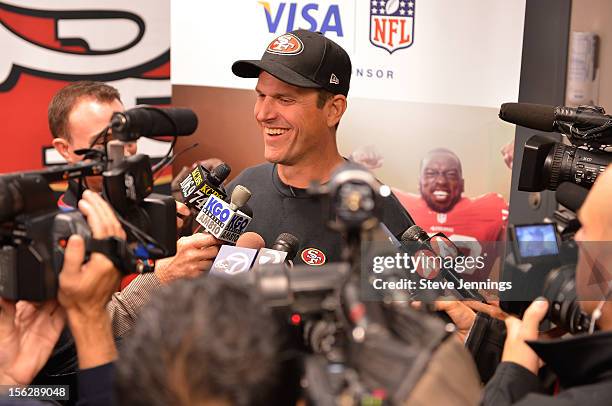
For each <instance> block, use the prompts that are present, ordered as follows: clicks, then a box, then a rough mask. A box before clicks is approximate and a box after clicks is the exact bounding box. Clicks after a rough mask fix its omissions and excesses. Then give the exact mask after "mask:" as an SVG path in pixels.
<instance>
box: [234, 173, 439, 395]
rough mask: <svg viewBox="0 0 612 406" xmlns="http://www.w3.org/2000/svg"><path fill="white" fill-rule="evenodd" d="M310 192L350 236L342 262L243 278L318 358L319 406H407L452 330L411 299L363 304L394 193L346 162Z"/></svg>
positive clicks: (313, 385)
mask: <svg viewBox="0 0 612 406" xmlns="http://www.w3.org/2000/svg"><path fill="white" fill-rule="evenodd" d="M309 192H310V193H311V195H312V196H313V198H315V199H318V200H319V201H320V202H321V204H322V210H323V212H324V214H325V216H326V218H327V222H328V226H329V227H330V228H332V229H333V230H336V231H338V232H340V233H341V234H342V236H343V250H342V253H343V255H342V259H343V260H342V262H338V263H331V264H325V265H323V266H320V267H316V269H315V268H313V267H311V266H307V265H304V266H289V265H287V264H275V265H261V266H256V267H255V268H254V269H253V271H252V272H249V273H244V274H243V276H244V277H245V278H247V279H248V282H247V283H249V284H250V285H251V286H253V287H255V289H254V290H255V291H256V292H257V293H258V295H259V296H260V297H261V298H262V300H263V302H264V303H265V304H266V305H267V306H269V307H270V308H272V309H274V310H275V312H277V314H278V315H279V317H280V318H281V319H282V322H283V323H285V325H286V326H287V328H289V329H291V331H292V332H294V333H295V335H294V338H296V342H297V343H298V344H299V345H300V347H301V348H300V349H302V350H306V351H307V353H309V354H310V355H309V356H308V357H307V358H306V380H307V381H308V386H307V389H308V397H310V399H311V400H313V401H314V402H315V404H321V405H335V404H338V399H340V398H341V397H342V398H343V399H345V401H346V399H351V401H352V402H354V403H353V404H364V402H365V404H369V403H368V402H375V403H372V404H400V403H402V402H403V401H405V399H407V398H408V395H409V393H410V391H411V390H412V388H414V386H415V385H416V383H417V382H418V380H419V379H420V377H421V375H422V372H423V371H424V370H425V367H426V365H427V360H428V359H429V358H430V357H431V355H432V354H433V352H434V351H435V350H436V348H437V347H438V345H439V344H440V343H441V342H442V341H443V340H444V339H445V338H446V337H447V336H448V334H449V332H448V331H447V330H446V329H445V323H443V322H442V321H441V320H439V319H438V318H435V317H432V316H430V315H428V314H426V313H423V312H417V311H415V310H413V309H411V308H410V306H409V305H408V303H407V302H397V301H395V302H394V301H387V300H386V299H385V298H383V297H378V299H377V300H367V301H365V300H363V297H365V296H366V295H364V289H367V285H368V283H367V278H363V275H362V274H361V272H362V264H367V262H364V261H363V259H362V258H363V257H362V255H361V254H362V248H363V249H366V248H364V247H366V246H367V240H368V239H369V238H370V235H371V233H373V232H374V231H376V230H378V226H380V225H382V224H381V223H380V220H379V219H380V217H381V213H382V199H383V197H385V196H388V195H389V193H390V190H389V189H388V187H387V186H384V185H381V184H380V183H379V182H378V181H377V180H376V179H375V178H374V176H373V175H372V174H371V173H370V172H368V171H367V170H365V169H364V168H363V167H361V166H359V165H357V164H354V163H346V164H344V165H343V166H342V167H340V168H339V169H338V170H337V171H335V172H334V173H333V174H332V177H331V179H330V181H329V182H328V183H327V184H325V185H318V184H313V185H312V186H311V187H310V188H309ZM364 281H365V283H364ZM369 294H373V293H372V292H369ZM345 404H346V403H345Z"/></svg>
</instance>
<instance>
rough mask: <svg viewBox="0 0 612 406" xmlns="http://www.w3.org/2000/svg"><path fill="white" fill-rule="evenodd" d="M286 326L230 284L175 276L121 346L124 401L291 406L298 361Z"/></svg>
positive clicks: (296, 393) (120, 393)
mask: <svg viewBox="0 0 612 406" xmlns="http://www.w3.org/2000/svg"><path fill="white" fill-rule="evenodd" d="M284 333H285V330H283V326H281V325H280V324H279V323H278V322H277V321H276V320H275V319H274V318H273V316H272V315H271V314H270V312H269V311H268V310H267V309H266V308H265V307H264V306H263V305H262V304H261V303H259V302H258V301H257V300H256V299H255V298H254V297H252V295H251V293H250V291H249V290H247V289H246V288H245V287H243V286H239V285H237V284H236V283H235V282H234V281H232V280H229V279H225V278H220V277H205V278H199V279H194V280H184V281H178V282H176V283H174V284H172V285H170V286H169V287H168V289H167V290H165V291H163V292H160V295H159V296H157V297H155V298H154V299H153V300H152V301H151V303H150V304H149V305H148V307H147V308H146V309H144V311H143V313H142V315H141V316H140V318H139V320H138V323H137V324H136V327H135V329H134V332H133V334H132V336H131V337H130V338H129V339H127V340H126V341H125V343H124V345H123V347H122V351H121V357H120V361H119V365H118V377H117V386H118V398H119V400H120V402H121V404H125V405H148V406H150V405H164V406H165V405H185V406H187V405H275V404H277V405H292V404H293V405H294V404H296V401H297V399H298V397H299V393H300V379H301V374H302V370H301V364H300V361H299V358H297V357H296V354H295V353H294V352H293V351H289V350H287V349H286V347H285V345H286V342H285V337H286V335H285V334H284Z"/></svg>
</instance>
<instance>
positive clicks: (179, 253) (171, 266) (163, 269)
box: [155, 233, 221, 283]
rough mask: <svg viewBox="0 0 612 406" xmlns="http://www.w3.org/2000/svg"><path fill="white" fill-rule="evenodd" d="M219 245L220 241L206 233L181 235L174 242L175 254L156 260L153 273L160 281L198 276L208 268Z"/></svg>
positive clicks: (165, 281)
mask: <svg viewBox="0 0 612 406" xmlns="http://www.w3.org/2000/svg"><path fill="white" fill-rule="evenodd" d="M220 245H221V241H219V240H218V239H216V238H215V237H214V236H213V235H211V234H208V233H195V234H194V235H190V236H188V237H181V238H180V239H179V240H178V241H177V243H176V255H175V256H173V257H169V258H164V259H160V260H158V261H157V264H156V265H155V275H156V276H157V278H158V279H159V281H160V282H161V283H168V282H170V281H173V280H175V279H179V278H194V277H196V276H199V275H201V274H202V272H203V271H207V270H209V269H210V267H211V266H212V263H213V261H214V260H215V257H216V256H217V254H218V253H219V246H220Z"/></svg>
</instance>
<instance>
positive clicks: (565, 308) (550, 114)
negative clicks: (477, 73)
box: [499, 103, 612, 333]
mask: <svg viewBox="0 0 612 406" xmlns="http://www.w3.org/2000/svg"><path fill="white" fill-rule="evenodd" d="M499 117H500V118H501V119H502V120H504V121H508V122H511V123H514V124H517V125H521V126H523V127H527V128H531V129H535V130H540V131H545V132H559V133H561V134H563V135H564V136H566V137H567V139H568V140H569V141H570V142H571V144H572V145H567V144H563V143H559V142H556V140H555V139H553V138H551V137H550V136H547V135H544V134H537V135H534V136H532V137H531V138H529V139H528V140H527V142H526V143H525V148H524V151H523V160H522V164H521V172H520V177H519V185H518V189H519V190H522V191H527V192H537V191H542V190H545V189H548V190H556V195H555V197H556V200H557V202H558V203H560V204H561V205H562V206H563V207H562V208H560V209H559V210H557V211H555V213H554V218H555V220H556V222H557V223H558V224H556V223H539V224H524V225H513V226H511V227H510V228H509V231H510V242H511V244H512V250H511V251H512V253H513V255H509V256H508V259H507V261H506V262H505V264H504V276H503V278H511V279H512V280H513V286H514V289H513V292H507V293H506V294H503V295H502V297H501V299H502V301H501V307H502V309H504V310H506V311H508V312H511V313H515V314H518V315H522V314H523V312H524V311H525V309H526V308H527V307H528V306H529V304H530V303H531V301H532V300H533V299H535V298H536V297H537V296H543V297H545V298H546V299H548V301H549V302H550V307H549V311H548V317H547V318H548V320H550V321H551V322H552V323H553V324H555V325H556V326H559V327H562V328H563V329H564V330H566V331H568V332H570V333H579V332H583V331H586V329H588V327H589V323H590V318H589V316H588V315H586V314H584V313H583V312H582V311H581V310H580V307H579V306H578V303H577V302H576V290H575V269H576V262H577V255H578V250H577V246H576V244H575V242H574V241H573V237H574V234H575V232H576V230H577V229H578V228H579V227H580V224H579V222H578V221H577V219H576V216H575V213H574V212H575V211H577V209H578V208H579V207H580V206H581V205H582V202H583V201H584V199H585V198H586V195H587V194H588V190H589V189H590V188H591V186H592V185H593V183H594V182H595V179H596V178H597V176H598V175H599V174H600V173H601V172H603V171H604V170H605V168H606V167H607V166H608V165H609V164H610V163H611V162H612V155H610V152H612V150H611V146H612V116H609V115H606V114H605V111H604V109H603V108H601V107H597V106H580V107H578V108H570V107H553V106H545V105H539V104H529V103H505V104H503V105H502V106H501V109H500V113H499ZM566 209H569V210H566ZM516 292H518V296H517V293H516Z"/></svg>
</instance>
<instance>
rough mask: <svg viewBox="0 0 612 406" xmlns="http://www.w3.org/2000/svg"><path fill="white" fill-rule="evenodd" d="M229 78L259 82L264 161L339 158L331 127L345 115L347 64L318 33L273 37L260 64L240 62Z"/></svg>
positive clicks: (291, 162) (339, 51) (258, 117)
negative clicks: (232, 75) (250, 79)
mask: <svg viewBox="0 0 612 406" xmlns="http://www.w3.org/2000/svg"><path fill="white" fill-rule="evenodd" d="M232 71H233V72H234V74H236V75H237V76H240V77H245V78H258V79H259V80H258V82H257V86H256V88H255V90H256V91H257V101H256V103H255V109H254V114H255V119H256V120H257V123H258V124H259V126H260V128H261V132H262V135H263V138H264V144H265V153H264V155H265V159H266V160H267V161H269V162H273V163H278V164H282V165H287V166H293V165H296V164H309V163H310V164H313V163H314V162H317V161H321V160H325V159H326V158H329V157H331V156H332V155H333V156H334V158H335V157H336V156H337V155H338V152H337V146H336V137H335V134H336V128H337V126H338V123H339V122H340V119H341V117H342V115H343V114H344V112H345V111H346V105H347V104H346V96H347V95H348V91H349V85H350V80H351V61H350V58H349V56H348V54H347V53H346V51H344V49H342V48H341V47H340V46H339V45H338V44H336V43H335V42H333V41H331V40H330V39H328V38H326V37H325V36H323V35H322V34H320V33H315V32H310V31H306V30H297V31H293V32H290V33H287V34H283V35H281V36H279V37H277V38H276V39H274V40H273V41H272V42H271V43H270V44H269V45H268V47H267V48H266V51H265V52H264V54H263V56H262V57H261V60H241V61H237V62H235V63H234V64H233V66H232Z"/></svg>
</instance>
